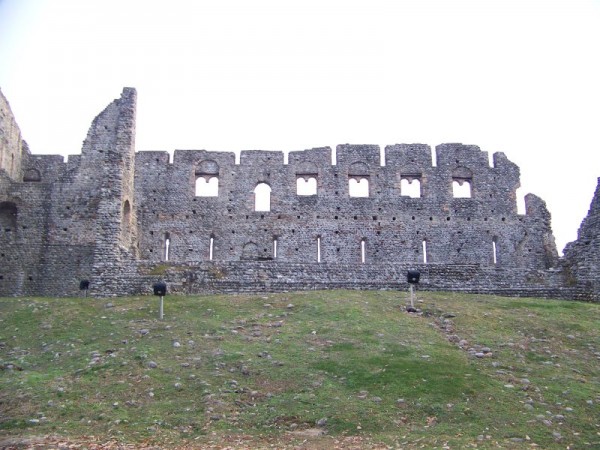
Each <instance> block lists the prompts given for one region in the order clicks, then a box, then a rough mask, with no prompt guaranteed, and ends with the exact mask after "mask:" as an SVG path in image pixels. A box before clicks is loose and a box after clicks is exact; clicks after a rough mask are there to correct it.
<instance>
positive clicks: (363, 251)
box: [360, 239, 367, 264]
mask: <svg viewBox="0 0 600 450" xmlns="http://www.w3.org/2000/svg"><path fill="white" fill-rule="evenodd" d="M366 247H367V244H366V239H362V240H361V241H360V262H361V263H362V264H364V263H365V261H366V260H367V255H366V249H367V248H366Z"/></svg>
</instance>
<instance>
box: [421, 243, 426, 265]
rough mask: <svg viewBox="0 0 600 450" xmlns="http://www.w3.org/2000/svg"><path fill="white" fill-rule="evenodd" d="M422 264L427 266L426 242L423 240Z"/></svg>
mask: <svg viewBox="0 0 600 450" xmlns="http://www.w3.org/2000/svg"><path fill="white" fill-rule="evenodd" d="M422 247H423V263H425V264H427V241H426V240H424V239H423V243H422Z"/></svg>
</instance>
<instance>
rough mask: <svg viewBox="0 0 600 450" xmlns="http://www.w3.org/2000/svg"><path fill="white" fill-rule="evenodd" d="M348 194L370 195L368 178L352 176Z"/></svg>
mask: <svg viewBox="0 0 600 450" xmlns="http://www.w3.org/2000/svg"><path fill="white" fill-rule="evenodd" d="M348 195H349V196H350V197H368V196H369V180H368V179H367V178H360V179H359V180H357V179H356V178H350V180H349V181H348Z"/></svg>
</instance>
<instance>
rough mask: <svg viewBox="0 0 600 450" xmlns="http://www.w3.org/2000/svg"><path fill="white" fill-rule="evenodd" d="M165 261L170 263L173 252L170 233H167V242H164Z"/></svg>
mask: <svg viewBox="0 0 600 450" xmlns="http://www.w3.org/2000/svg"><path fill="white" fill-rule="evenodd" d="M163 245H164V254H163V256H164V260H165V261H169V256H170V255H169V253H170V251H171V235H170V234H169V233H165V240H164V243H163Z"/></svg>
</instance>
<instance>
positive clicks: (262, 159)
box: [136, 144, 557, 269]
mask: <svg viewBox="0 0 600 450" xmlns="http://www.w3.org/2000/svg"><path fill="white" fill-rule="evenodd" d="M336 153H337V155H336V156H337V164H336V165H332V164H331V157H332V155H331V149H329V148H318V149H311V150H305V151H300V152H292V153H290V155H289V163H288V164H284V157H283V153H282V152H265V151H245V152H242V153H241V158H240V164H239V165H236V164H235V159H234V154H233V153H223V152H207V151H203V150H202V151H201V150H198V151H195V150H185V151H184V150H182V151H176V152H175V155H174V160H173V163H172V164H170V163H169V162H168V155H167V154H166V153H161V152H139V153H137V155H136V204H137V205H138V211H137V217H138V221H139V230H140V231H139V233H140V252H141V257H142V259H148V260H151V261H161V260H165V259H166V249H165V244H166V240H167V239H168V240H169V260H170V261H171V262H186V261H195V262H201V261H207V260H210V259H211V257H212V260H215V261H240V260H269V259H274V260H278V261H282V262H303V263H317V262H319V261H320V262H337V263H355V262H362V261H363V260H364V262H365V263H377V262H395V263H420V262H424V261H425V260H426V261H427V262H430V263H445V264H480V265H482V266H490V267H494V266H498V267H522V268H527V269H547V268H549V267H551V266H552V265H554V264H556V261H557V252H556V248H555V246H554V242H553V238H552V232H551V229H550V220H549V213H548V211H547V209H546V207H545V204H544V202H543V201H541V200H540V199H539V198H537V197H535V196H528V197H527V198H526V203H527V213H526V214H525V215H519V214H517V207H516V189H517V188H518V187H519V169H518V168H517V166H515V165H514V164H513V163H511V162H510V161H509V160H508V159H507V158H506V157H505V156H504V155H503V154H502V153H497V154H495V155H494V160H493V161H494V164H493V167H490V165H489V162H488V155H487V153H486V152H482V151H481V150H480V149H479V148H478V147H475V146H465V145H461V144H443V145H440V146H438V147H437V148H436V164H435V165H433V164H432V153H431V150H430V148H429V146H426V145H421V144H416V145H405V144H404V145H393V146H388V147H386V149H385V165H384V166H382V165H381V162H380V157H379V155H380V151H379V147H378V146H367V145H340V146H338V147H337V151H336ZM210 178H216V179H218V195H217V196H214V197H201V196H197V195H196V193H195V187H194V186H195V183H196V180H197V179H201V180H200V182H202V183H203V182H204V180H206V179H210ZM310 178H313V179H315V180H316V184H317V189H316V193H315V194H314V195H308V196H307V195H299V194H298V191H297V182H298V180H299V179H300V180H306V179H310ZM355 180H362V181H361V183H365V182H368V185H369V190H368V197H352V196H350V191H349V186H350V184H351V183H353V182H354V181H355ZM403 180H411V181H413V182H415V183H420V185H421V193H420V197H419V198H410V197H407V196H405V195H403V192H402V187H401V186H402V184H403ZM453 181H460V182H463V183H464V184H469V185H470V187H471V196H470V198H455V197H454V196H453V191H452V184H453ZM261 183H265V184H267V185H268V186H269V187H270V190H271V193H270V210H269V211H257V210H256V208H255V193H254V191H255V189H256V187H257V185H259V184H261ZM211 240H212V251H211ZM275 243H276V244H275ZM275 246H276V248H275ZM424 253H426V256H425V255H424Z"/></svg>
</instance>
